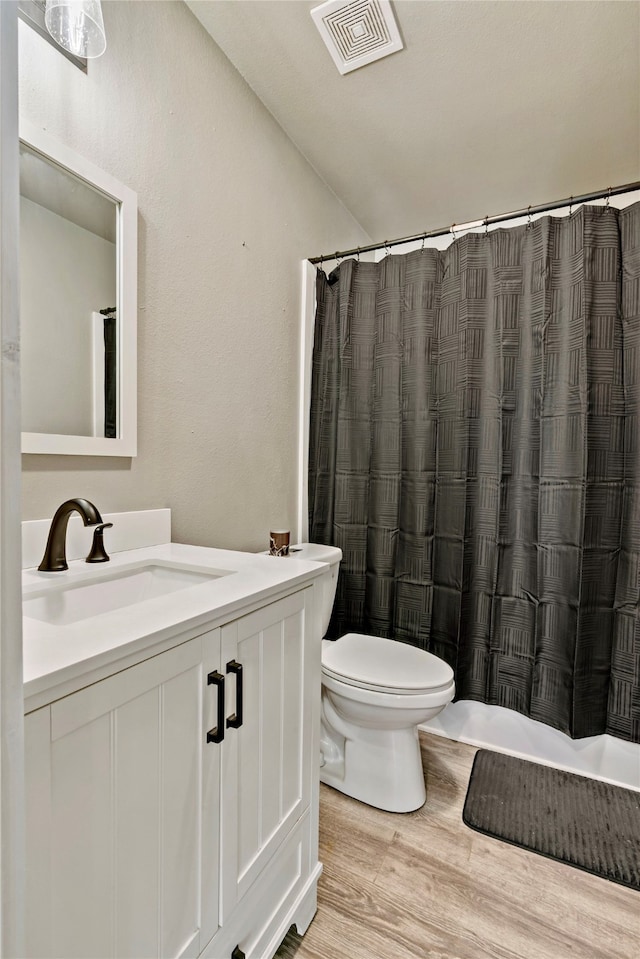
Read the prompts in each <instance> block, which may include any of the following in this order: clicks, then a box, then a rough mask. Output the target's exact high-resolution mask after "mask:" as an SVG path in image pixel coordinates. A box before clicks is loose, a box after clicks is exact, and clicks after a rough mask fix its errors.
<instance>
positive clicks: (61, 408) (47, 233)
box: [20, 122, 137, 456]
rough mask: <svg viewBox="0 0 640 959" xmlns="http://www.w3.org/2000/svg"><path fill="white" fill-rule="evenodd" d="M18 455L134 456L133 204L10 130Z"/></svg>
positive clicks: (43, 140) (51, 149)
mask: <svg viewBox="0 0 640 959" xmlns="http://www.w3.org/2000/svg"><path fill="white" fill-rule="evenodd" d="M20 141H21V142H20V272H21V280H20V323H21V380H22V429H23V432H22V452H23V453H68V454H76V455H77V454H81V455H83V454H84V455H93V456H135V454H136V432H137V429H136V420H137V414H136V325H137V323H136V321H137V316H136V310H137V306H136V286H137V255H136V254H137V251H136V246H137V235H136V227H137V223H136V218H137V199H136V195H135V193H133V192H132V191H131V190H129V189H128V187H125V186H124V185H123V184H121V183H118V181H116V180H114V179H113V178H112V177H110V176H109V175H108V174H106V173H105V172H104V171H102V170H100V169H98V168H97V167H95V166H93V164H91V163H89V162H88V161H87V160H85V159H83V158H82V157H80V156H78V155H77V154H75V153H73V151H71V150H69V149H68V148H67V147H65V146H64V145H63V144H61V143H58V142H57V141H54V140H53V139H52V138H51V137H49V136H48V135H47V134H45V133H43V132H42V131H40V130H38V129H37V128H35V127H33V126H32V125H31V124H28V123H26V122H23V123H21V126H20Z"/></svg>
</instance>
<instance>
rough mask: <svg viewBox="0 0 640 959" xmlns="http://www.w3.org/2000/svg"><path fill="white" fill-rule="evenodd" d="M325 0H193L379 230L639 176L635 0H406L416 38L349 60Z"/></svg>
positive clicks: (638, 8) (328, 177)
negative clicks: (333, 40)
mask: <svg viewBox="0 0 640 959" xmlns="http://www.w3.org/2000/svg"><path fill="white" fill-rule="evenodd" d="M317 2H318V0H315V2H307V0H193V2H192V0H187V3H188V6H189V7H190V8H191V9H192V10H193V12H194V13H195V14H196V16H197V17H198V19H199V20H200V21H201V23H202V24H203V25H204V27H205V28H206V29H207V31H208V32H209V33H210V34H211V36H212V37H213V39H214V40H215V41H216V43H217V44H218V45H219V46H220V47H221V48H222V50H223V51H224V53H225V54H226V55H227V57H228V58H229V59H230V60H231V62H232V63H233V64H234V65H235V67H236V68H237V70H238V71H239V72H240V74H241V75H242V76H243V77H244V78H245V79H246V81H247V83H248V84H249V85H250V86H251V87H252V89H253V90H254V91H255V93H256V94H257V95H258V97H259V98H260V99H261V100H262V102H263V103H264V104H265V106H266V107H267V108H268V109H269V110H270V111H271V113H272V114H273V116H274V117H275V118H276V120H277V121H278V122H279V123H280V125H281V126H282V127H283V128H284V130H285V131H286V132H287V134H288V135H289V137H290V138H291V139H292V140H293V142H294V143H295V144H296V145H297V146H298V148H299V149H300V150H301V151H302V153H303V154H304V155H305V156H306V157H307V159H308V160H309V162H310V163H311V164H312V165H313V166H314V167H315V169H316V170H317V171H318V173H319V174H320V176H321V177H322V178H323V179H324V180H325V181H326V183H327V184H328V185H329V186H330V187H331V189H332V190H333V191H334V192H335V193H336V194H337V196H338V197H339V198H340V199H341V200H342V202H343V203H344V204H345V206H346V207H347V208H348V209H349V210H350V211H351V213H352V214H353V216H354V217H355V218H356V219H357V220H358V221H359V223H360V224H361V225H362V226H363V227H364V229H365V230H366V231H367V233H368V234H369V235H370V236H371V237H372V239H374V240H384V239H391V238H393V237H397V236H405V235H409V234H412V233H419V232H422V231H423V230H427V229H432V228H435V227H440V226H444V225H448V224H451V223H454V222H456V223H461V222H464V221H468V220H474V219H480V218H482V217H484V216H485V215H487V214H498V213H504V212H507V211H510V210H514V209H522V208H524V207H527V206H528V205H529V204H532V205H535V204H538V203H545V202H548V201H552V200H557V199H561V198H563V197H568V196H571V195H574V196H577V195H579V194H581V193H588V192H590V191H595V190H599V189H600V188H606V187H607V186H610V185H611V186H615V185H618V184H621V183H627V182H630V181H633V180H639V179H640V3H638V2H636V0H630V2H627V0H602V2H600V0H594V2H582V0H550V2H525V0H446V2H445V0H395V2H394V4H393V7H394V10H395V14H396V19H397V21H398V25H399V27H400V32H401V34H402V37H403V39H404V43H405V49H404V50H402V51H400V52H398V53H394V54H392V55H391V56H389V57H387V58H386V59H384V60H379V61H377V62H375V63H372V64H370V65H369V66H366V67H363V68H362V69H359V70H356V71H354V72H353V73H349V74H347V75H345V76H341V75H340V74H339V73H338V71H337V69H336V67H335V65H334V64H333V61H332V60H331V57H330V55H329V52H328V51H327V49H326V47H325V46H324V44H323V42H322V39H321V37H320V34H319V33H318V31H317V29H316V27H315V25H314V23H313V21H312V19H311V16H310V14H309V11H310V9H311V8H312V7H314V6H316V5H317ZM202 95H203V96H215V90H211V91H204V90H203V91H202ZM317 252H318V253H320V252H325V251H317Z"/></svg>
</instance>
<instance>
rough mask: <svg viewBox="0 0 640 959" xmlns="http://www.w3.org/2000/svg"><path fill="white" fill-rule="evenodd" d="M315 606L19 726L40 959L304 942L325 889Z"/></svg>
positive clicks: (185, 651)
mask: <svg viewBox="0 0 640 959" xmlns="http://www.w3.org/2000/svg"><path fill="white" fill-rule="evenodd" d="M313 592H314V587H313V586H307V587H306V588H304V589H299V590H298V591H296V592H293V593H291V594H290V595H288V596H285V597H284V598H282V599H278V600H277V601H275V602H272V603H270V604H268V605H266V606H263V607H261V608H259V609H256V610H254V611H252V612H250V613H248V614H247V615H244V616H240V617H239V618H237V619H235V620H233V621H232V622H229V623H225V624H223V625H221V626H218V627H216V628H213V629H209V630H206V631H204V632H202V634H201V635H198V636H196V637H195V638H192V639H189V640H188V641H186V642H180V643H179V644H178V645H175V646H173V647H172V648H170V649H167V650H166V651H165V652H161V653H159V654H157V655H150V656H149V658H147V659H144V660H143V661H142V662H139V663H137V664H136V665H134V666H131V667H129V668H128V669H124V670H122V671H120V672H117V673H114V674H113V675H111V676H108V677H107V678H105V679H102V680H101V681H100V682H96V683H94V684H93V685H89V686H86V687H85V688H82V689H79V690H78V691H76V692H73V693H72V694H71V695H68V696H66V697H64V698H62V699H58V700H57V701H55V702H52V703H50V704H49V705H46V706H43V707H42V708H40V709H37V710H35V711H34V712H31V713H29V714H28V715H27V716H26V717H25V727H26V766H27V904H28V913H27V943H28V949H27V954H28V955H29V956H47V957H53V956H64V957H66V959H72V957H83V959H89V957H98V956H99V957H107V956H112V957H118V959H125V957H132V959H134V957H135V959H140V957H143V956H145V957H146V956H162V957H178V956H184V957H187V956H189V957H190V956H193V957H197V956H199V955H203V956H208V957H213V959H226V957H229V959H231V956H232V955H233V956H234V959H238V957H242V956H243V955H246V956H252V957H253V956H256V957H257V956H269V955H273V952H275V950H276V948H277V946H278V944H279V942H280V940H281V939H282V937H283V936H284V934H285V932H286V930H287V928H288V925H289V924H291V923H292V922H297V924H298V928H299V931H304V929H305V928H306V925H307V924H308V922H309V921H310V920H311V918H312V916H313V913H314V912H315V902H316V898H315V886H316V881H317V876H318V873H319V871H320V867H319V866H318V861H317V778H318V770H317V757H318V737H319V733H318V727H319V696H320V636H319V629H316V627H315V625H314V617H313V615H312V602H313ZM316 633H317V634H318V635H316Z"/></svg>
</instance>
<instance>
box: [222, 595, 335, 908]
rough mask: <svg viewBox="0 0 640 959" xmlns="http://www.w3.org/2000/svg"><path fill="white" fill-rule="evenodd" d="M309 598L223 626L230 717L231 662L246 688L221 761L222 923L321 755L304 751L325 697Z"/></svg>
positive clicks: (287, 823) (288, 824)
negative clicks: (316, 705) (313, 651)
mask: <svg viewBox="0 0 640 959" xmlns="http://www.w3.org/2000/svg"><path fill="white" fill-rule="evenodd" d="M312 593H313V588H308V589H305V590H302V591H300V592H298V593H295V594H293V595H292V596H288V597H286V598H285V599H283V600H280V601H278V602H276V603H272V604H271V605H270V606H266V607H264V608H263V609H260V610H258V611H257V612H255V613H251V614H249V615H248V616H244V617H242V618H241V619H239V620H237V621H236V622H234V623H230V624H229V625H227V626H223V627H222V667H221V668H222V671H223V672H224V671H227V672H228V673H229V675H228V676H227V715H228V716H229V715H232V716H233V715H234V714H236V715H237V702H236V684H235V683H234V681H233V679H234V678H235V677H234V673H233V669H234V666H233V664H234V663H239V664H240V665H241V666H242V687H243V689H242V692H243V710H242V711H243V716H242V725H241V726H239V728H234V727H233V726H231V727H230V728H228V729H227V730H226V738H225V742H224V748H223V758H222V763H223V771H222V779H223V792H222V838H221V842H222V852H221V855H222V918H223V922H224V921H225V920H226V919H227V918H228V917H229V915H230V913H231V911H232V910H233V908H234V906H235V904H236V903H237V902H238V901H239V900H240V898H241V897H242V896H243V895H244V893H245V892H246V890H247V889H248V888H249V886H250V885H251V883H252V882H253V880H254V879H255V878H256V876H257V875H258V874H259V872H260V871H261V870H262V868H263V867H264V865H265V864H266V862H267V861H268V860H269V858H270V857H271V856H272V855H273V853H274V852H275V851H276V850H277V848H278V847H279V846H280V844H281V843H282V841H283V839H284V838H285V836H286V835H287V833H288V832H289V830H290V829H291V828H292V826H293V825H294V824H295V822H296V821H297V820H298V819H299V818H300V816H301V815H302V813H303V812H304V810H305V809H306V808H307V807H308V805H309V801H310V784H311V781H312V777H311V775H310V768H311V767H310V764H311V762H315V763H317V761H318V757H317V755H313V756H312V755H311V754H310V751H309V750H306V751H304V752H303V748H302V747H303V742H304V739H305V734H306V731H307V730H308V729H309V728H310V724H311V720H312V712H311V710H312V706H313V702H314V696H315V695H316V694H317V696H319V695H320V690H319V688H318V689H317V690H315V689H313V688H312V687H313V685H314V684H315V680H316V679H317V676H316V670H314V669H312V668H310V666H312V664H313V657H312V655H310V654H309V651H308V650H307V642H306V641H307V640H308V637H309V636H310V629H311V626H312V621H311V614H312ZM236 675H237V674H236Z"/></svg>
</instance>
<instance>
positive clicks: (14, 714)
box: [0, 3, 25, 959]
mask: <svg viewBox="0 0 640 959" xmlns="http://www.w3.org/2000/svg"><path fill="white" fill-rule="evenodd" d="M18 204H19V174H18V4H17V3H0V345H1V347H2V350H1V360H0V427H1V429H0V881H1V883H2V892H1V894H0V956H2V957H6V959H8V957H12V956H23V955H24V861H25V853H24V718H23V693H22V591H21V567H22V563H21V556H20V554H21V531H20V515H21V495H20V484H21V472H20V471H21V461H20V329H19V295H20V286H19V274H18V222H19V217H18Z"/></svg>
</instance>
